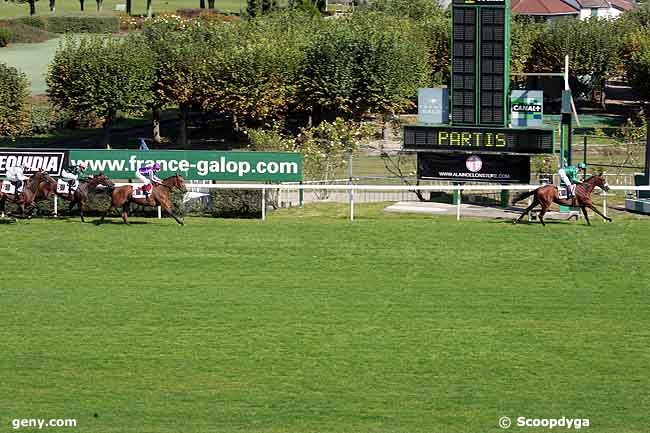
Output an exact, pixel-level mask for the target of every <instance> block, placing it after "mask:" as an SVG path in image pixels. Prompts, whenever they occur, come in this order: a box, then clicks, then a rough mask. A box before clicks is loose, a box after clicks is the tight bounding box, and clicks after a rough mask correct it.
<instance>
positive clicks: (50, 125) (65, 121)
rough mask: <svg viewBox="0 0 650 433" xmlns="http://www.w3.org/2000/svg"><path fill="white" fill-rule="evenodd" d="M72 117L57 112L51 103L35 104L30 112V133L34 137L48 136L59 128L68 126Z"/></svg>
mask: <svg viewBox="0 0 650 433" xmlns="http://www.w3.org/2000/svg"><path fill="white" fill-rule="evenodd" d="M70 122H71V115H70V114H69V113H68V112H66V111H65V110H57V109H55V108H54V107H53V106H52V105H51V104H49V103H33V104H32V107H31V112H30V121H29V132H30V133H31V134H33V135H39V134H47V133H49V132H52V131H54V130H55V129H57V128H62V127H65V126H68V125H69V124H70Z"/></svg>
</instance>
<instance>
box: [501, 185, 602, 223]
mask: <svg viewBox="0 0 650 433" xmlns="http://www.w3.org/2000/svg"><path fill="white" fill-rule="evenodd" d="M595 187H599V188H600V189H602V190H603V191H605V192H607V191H609V185H608V184H607V182H606V181H605V178H604V177H603V175H602V173H601V174H599V175H597V176H591V177H590V178H589V179H587V180H585V181H584V182H583V183H581V184H579V185H577V186H576V195H575V197H573V198H571V199H561V198H560V194H559V190H558V188H557V187H556V186H555V185H550V184H549V185H544V186H541V187H539V188H537V189H536V190H533V191H527V192H524V193H521V194H518V195H517V196H515V198H513V199H512V203H513V204H514V203H516V202H518V201H519V200H523V199H525V198H526V197H530V196H531V195H533V194H534V197H533V202H532V203H531V204H530V206H528V207H527V208H526V210H524V213H522V214H521V216H519V218H517V219H516V220H515V221H514V222H515V224H516V223H518V222H519V221H521V219H522V218H523V217H524V216H525V215H526V214H528V212H530V211H531V210H533V208H534V207H535V206H537V205H541V206H542V210H541V211H540V212H539V222H541V223H542V225H546V224H545V223H544V214H545V213H546V212H548V209H549V208H550V207H551V204H552V203H557V204H561V205H564V206H573V207H579V208H580V209H582V213H583V215H584V216H585V221H587V224H589V225H591V223H590V222H589V217H588V216H587V208H589V209H591V210H593V211H594V212H596V213H597V214H598V215H600V216H601V217H603V218H604V219H605V220H607V221H609V222H612V219H611V218H608V217H606V216H605V215H603V214H602V213H601V212H600V211H599V210H598V209H596V206H594V205H593V203H592V202H591V193H592V192H593V190H594V188H595Z"/></svg>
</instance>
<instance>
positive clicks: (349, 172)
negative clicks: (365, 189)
mask: <svg viewBox="0 0 650 433" xmlns="http://www.w3.org/2000/svg"><path fill="white" fill-rule="evenodd" d="M348 185H352V151H351V150H349V151H348ZM349 199H350V221H354V191H353V190H352V188H350V191H349Z"/></svg>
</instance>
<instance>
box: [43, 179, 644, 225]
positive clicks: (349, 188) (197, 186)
mask: <svg viewBox="0 0 650 433" xmlns="http://www.w3.org/2000/svg"><path fill="white" fill-rule="evenodd" d="M115 185H116V186H123V185H139V184H135V183H116V184H115ZM185 186H186V188H187V189H188V191H193V192H198V191H201V190H210V189H240V190H262V191H266V190H272V191H283V190H284V191H296V190H298V191H300V190H302V191H309V190H321V191H322V190H328V191H346V192H348V203H349V205H350V221H354V205H355V199H354V193H355V192H357V191H422V192H423V191H438V192H440V191H464V192H468V191H530V190H534V189H536V188H539V187H541V186H544V185H539V184H537V185H356V184H347V185H341V184H339V185H324V184H295V183H291V184H267V183H211V184H202V183H187V184H185ZM609 188H610V191H650V185H644V186H629V185H610V186H609ZM611 195H613V194H611V193H610V194H607V193H605V192H604V191H601V196H602V197H603V209H604V212H605V215H607V213H606V212H607V197H608V196H611ZM261 200H262V220H266V194H262V198H261ZM54 209H55V214H56V211H57V200H56V196H55V201H54ZM460 215H461V200H460V194H459V195H458V200H457V202H456V218H457V219H460ZM158 217H159V218H160V217H161V212H160V208H158Z"/></svg>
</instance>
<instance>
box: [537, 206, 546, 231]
mask: <svg viewBox="0 0 650 433" xmlns="http://www.w3.org/2000/svg"><path fill="white" fill-rule="evenodd" d="M548 208H549V206H548V205H547V204H546V203H542V210H540V211H539V213H538V214H537V218H539V222H540V223H542V225H543V226H546V223H545V222H544V214H546V212H548Z"/></svg>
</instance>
